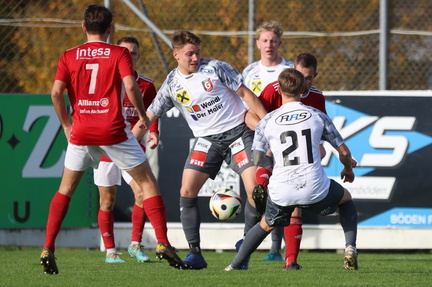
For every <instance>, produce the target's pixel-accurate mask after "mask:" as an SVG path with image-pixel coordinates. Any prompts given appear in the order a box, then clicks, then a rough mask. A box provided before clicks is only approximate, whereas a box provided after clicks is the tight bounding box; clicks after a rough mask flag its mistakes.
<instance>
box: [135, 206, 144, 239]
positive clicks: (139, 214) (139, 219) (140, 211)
mask: <svg viewBox="0 0 432 287" xmlns="http://www.w3.org/2000/svg"><path fill="white" fill-rule="evenodd" d="M145 220H146V214H145V212H144V208H142V207H139V206H138V205H136V204H134V207H133V210H132V238H131V241H137V242H141V240H142V233H143V229H144V224H145Z"/></svg>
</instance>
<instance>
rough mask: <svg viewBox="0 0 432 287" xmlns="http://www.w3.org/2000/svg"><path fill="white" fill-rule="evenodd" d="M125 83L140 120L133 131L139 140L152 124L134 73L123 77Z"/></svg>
mask: <svg viewBox="0 0 432 287" xmlns="http://www.w3.org/2000/svg"><path fill="white" fill-rule="evenodd" d="M123 85H124V87H125V91H126V93H127V95H128V97H129V100H130V101H131V103H132V104H133V105H134V107H135V108H136V110H137V112H138V116H139V120H138V121H137V123H136V124H135V126H134V127H133V129H132V133H133V134H134V136H135V137H136V138H137V139H138V140H141V139H142V137H143V136H144V134H145V133H146V131H147V129H148V127H149V126H150V123H149V119H148V118H147V116H146V112H145V108H144V103H143V100H142V95H141V91H140V89H139V87H138V84H137V82H136V81H135V79H134V77H133V76H132V75H128V76H125V77H124V78H123Z"/></svg>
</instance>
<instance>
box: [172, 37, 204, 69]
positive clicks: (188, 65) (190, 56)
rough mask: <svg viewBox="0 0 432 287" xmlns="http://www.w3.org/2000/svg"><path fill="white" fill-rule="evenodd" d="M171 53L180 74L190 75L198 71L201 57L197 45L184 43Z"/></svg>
mask: <svg viewBox="0 0 432 287" xmlns="http://www.w3.org/2000/svg"><path fill="white" fill-rule="evenodd" d="M173 55H174V58H176V60H177V63H178V69H179V71H180V72H181V73H182V74H185V75H190V74H193V73H195V72H197V71H198V67H199V64H200V58H201V55H200V46H199V45H193V44H186V45H184V47H183V48H181V49H179V50H174V52H173Z"/></svg>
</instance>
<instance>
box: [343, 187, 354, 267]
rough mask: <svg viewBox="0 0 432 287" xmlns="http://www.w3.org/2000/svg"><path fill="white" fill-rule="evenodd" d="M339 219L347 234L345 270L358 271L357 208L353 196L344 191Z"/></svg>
mask: <svg viewBox="0 0 432 287" xmlns="http://www.w3.org/2000/svg"><path fill="white" fill-rule="evenodd" d="M338 209H339V218H340V222H341V225H342V229H343V231H344V234H345V257H344V269H346V270H357V269H358V262H357V247H356V241H357V207H356V205H355V203H354V201H353V200H352V197H351V194H350V193H349V192H348V190H346V189H344V196H343V198H342V200H341V202H340V204H339V206H338Z"/></svg>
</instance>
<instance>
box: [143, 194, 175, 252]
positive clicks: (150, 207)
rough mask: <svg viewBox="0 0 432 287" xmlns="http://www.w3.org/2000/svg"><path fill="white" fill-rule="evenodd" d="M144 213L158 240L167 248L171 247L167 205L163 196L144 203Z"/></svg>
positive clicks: (151, 198)
mask: <svg viewBox="0 0 432 287" xmlns="http://www.w3.org/2000/svg"><path fill="white" fill-rule="evenodd" d="M143 205H144V211H145V213H146V214H147V217H148V219H149V221H150V223H151V224H152V226H153V228H154V231H155V235H156V239H157V241H158V242H161V243H163V244H165V245H167V246H171V244H170V243H169V241H168V236H167V231H168V229H167V225H166V213H165V204H164V202H163V199H162V196H160V195H157V196H153V197H150V198H147V199H145V200H144V201H143Z"/></svg>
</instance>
